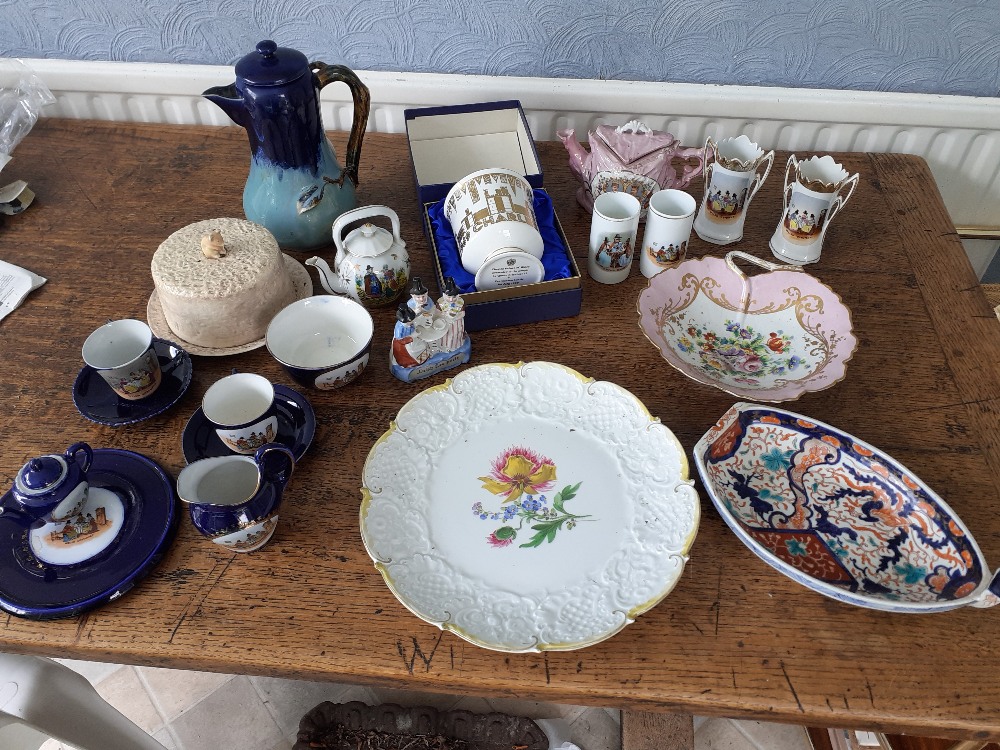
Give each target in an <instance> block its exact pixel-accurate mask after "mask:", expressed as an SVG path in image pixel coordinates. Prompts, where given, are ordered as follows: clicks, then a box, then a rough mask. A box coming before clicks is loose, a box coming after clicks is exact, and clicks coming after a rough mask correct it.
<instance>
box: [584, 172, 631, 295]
mask: <svg viewBox="0 0 1000 750" xmlns="http://www.w3.org/2000/svg"><path fill="white" fill-rule="evenodd" d="M641 211H642V203H641V202H640V201H639V199H638V198H636V197H635V196H634V195H631V194H629V193H618V192H611V193H601V194H600V195H599V196H597V198H595V199H594V214H593V216H592V217H591V220H590V246H589V248H588V252H587V271H588V272H589V273H590V277H591V278H592V279H593V280H594V281H597V282H600V283H601V284H617V283H619V282H621V281H625V279H627V278H628V274H629V271H630V270H631V268H632V257H633V256H634V254H635V245H636V241H637V239H638V233H639V214H640V212H641Z"/></svg>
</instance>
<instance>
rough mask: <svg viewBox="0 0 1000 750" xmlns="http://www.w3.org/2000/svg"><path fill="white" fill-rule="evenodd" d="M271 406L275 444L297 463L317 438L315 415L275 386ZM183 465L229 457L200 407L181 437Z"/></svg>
mask: <svg viewBox="0 0 1000 750" xmlns="http://www.w3.org/2000/svg"><path fill="white" fill-rule="evenodd" d="M274 406H275V409H276V411H277V415H278V435H277V437H276V438H275V439H274V442H276V443H279V444H281V445H284V446H285V447H286V448H288V449H289V450H291V452H292V455H293V456H294V457H295V460H296V461H298V460H299V459H301V458H302V456H303V455H304V454H305V452H306V449H307V448H309V445H310V444H311V443H312V441H313V436H314V435H315V434H316V413H315V412H314V411H313V408H312V404H310V403H309V400H308V399H307V398H306V397H305V396H303V395H302V394H301V393H298V392H297V391H294V390H292V389H291V388H289V387H288V386H285V385H279V384H278V383H275V384H274ZM181 450H182V451H183V453H184V461H185V462H186V463H192V462H194V461H198V460H201V459H203V458H216V457H218V456H230V455H233V453H234V451H233V450H232V449H230V448H229V447H228V446H227V445H226V444H225V443H223V442H222V438H220V437H219V435H218V433H217V432H216V426H215V425H214V424H212V422H211V420H209V418H208V417H206V416H205V412H204V410H203V409H202V408H201V407H198V409H197V411H195V413H194V414H192V415H191V418H190V419H189V420H188V421H187V424H186V425H184V431H183V432H182V433H181Z"/></svg>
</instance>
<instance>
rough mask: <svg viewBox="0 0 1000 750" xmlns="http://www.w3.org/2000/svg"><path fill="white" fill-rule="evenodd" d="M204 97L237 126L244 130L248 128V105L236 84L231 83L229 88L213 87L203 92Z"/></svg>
mask: <svg viewBox="0 0 1000 750" xmlns="http://www.w3.org/2000/svg"><path fill="white" fill-rule="evenodd" d="M202 96H204V97H205V98H206V99H208V100H209V101H210V102H213V103H214V104H216V105H217V106H218V107H219V109H221V110H222V111H223V112H225V113H226V114H227V115H229V119H230V120H232V121H233V122H235V123H236V124H237V125H239V126H240V127H243V128H245V127H246V126H247V107H246V103H245V102H244V101H243V96H242V95H241V94H240V92H239V89H237V88H236V84H235V83H231V84H229V85H228V86H213V87H212V88H210V89H205V91H203V92H202Z"/></svg>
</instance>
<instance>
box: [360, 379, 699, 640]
mask: <svg viewBox="0 0 1000 750" xmlns="http://www.w3.org/2000/svg"><path fill="white" fill-rule="evenodd" d="M362 494H363V501H362V504H361V534H362V537H363V539H364V543H365V547H366V549H367V550H368V553H369V554H370V555H371V557H372V559H373V560H374V561H375V567H376V568H378V570H379V571H380V572H381V573H382V576H383V578H384V579H385V582H386V584H388V586H389V588H390V589H391V590H392V592H393V593H394V594H395V595H396V597H397V598H398V599H399V600H400V601H401V602H402V603H403V604H404V605H405V606H406V607H407V608H408V609H409V610H410V611H411V612H413V613H414V614H415V615H417V616H418V617H420V618H422V619H424V620H426V621H427V622H430V623H433V624H434V625H437V626H438V627H440V628H443V629H447V630H450V631H453V632H454V633H456V634H457V635H459V636H461V637H462V638H465V639H466V640H468V641H471V642H472V643H475V644H477V645H479V646H483V647H485V648H490V649H495V650H498V651H512V652H517V651H541V650H557V649H561V650H564V649H574V648H582V647H584V646H588V645H591V644H594V643H597V642H598V641H601V640H604V639H605V638H608V637H610V636H612V635H614V634H615V633H617V632H618V631H619V630H621V629H622V628H623V627H625V626H626V625H627V624H629V623H630V622H632V621H633V620H634V619H635V618H636V617H637V616H638V615H640V614H641V613H643V612H645V611H647V610H648V609H650V608H651V607H653V606H654V605H656V604H657V603H658V602H659V601H660V600H662V599H663V598H664V597H665V596H666V595H667V594H668V593H669V592H670V590H671V589H672V588H673V587H674V585H675V584H676V583H677V581H678V579H679V578H680V575H681V572H682V571H683V568H684V564H685V562H686V561H687V553H688V550H689V549H690V547H691V544H692V543H693V542H694V537H695V533H696V532H697V529H698V519H699V505H698V495H697V493H696V492H695V490H694V487H693V486H692V482H691V481H690V480H689V479H688V464H687V458H686V457H685V454H684V450H683V448H682V447H681V445H680V443H678V441H677V439H676V438H675V437H674V435H673V433H672V432H671V431H670V430H669V429H668V428H667V427H666V426H665V425H663V424H661V423H660V421H659V420H658V419H656V418H654V417H652V416H651V415H650V414H649V412H648V411H647V410H646V408H645V407H644V406H643V405H642V403H641V402H640V401H639V400H638V399H637V398H635V396H633V395H632V394H631V393H629V392H628V391H626V390H625V389H624V388H621V387H620V386H617V385H615V384H614V383H608V382H598V381H594V380H592V379H589V378H585V377H584V376H582V375H581V374H580V373H578V372H576V371H574V370H571V369H569V368H566V367H563V366H561V365H557V364H552V363H548V362H531V363H528V364H523V363H522V364H518V365H508V364H491V365H482V366H480V367H474V368H471V369H469V370H466V371H464V372H462V373H461V374H460V375H458V376H456V377H455V378H454V379H453V380H449V381H447V382H446V383H445V384H443V385H440V386H436V387H434V388H430V389H428V390H426V391H424V392H423V393H420V394H418V395H417V396H415V397H414V398H413V399H412V400H410V401H409V402H408V403H407V404H406V405H405V406H403V408H402V409H400V411H399V414H398V416H397V417H396V420H395V421H394V422H393V424H392V425H391V427H390V429H389V431H388V432H386V433H385V434H384V435H383V436H382V437H381V438H380V439H379V440H378V442H377V443H376V444H375V445H374V446H373V447H372V449H371V452H370V453H369V454H368V459H367V461H366V462H365V467H364V487H363V489H362Z"/></svg>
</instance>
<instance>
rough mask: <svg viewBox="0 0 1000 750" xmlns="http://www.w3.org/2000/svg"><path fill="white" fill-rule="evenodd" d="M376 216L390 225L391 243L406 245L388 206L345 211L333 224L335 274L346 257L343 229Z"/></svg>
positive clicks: (397, 216) (363, 207)
mask: <svg viewBox="0 0 1000 750" xmlns="http://www.w3.org/2000/svg"><path fill="white" fill-rule="evenodd" d="M376 216H384V217H386V218H387V219H389V221H390V222H391V223H392V239H393V242H399V243H400V244H402V245H405V244H406V243H405V242H403V238H402V237H401V236H400V234H399V215H398V214H397V213H396V212H395V211H393V210H392V209H391V208H389V207H388V206H378V205H373V206H362V207H361V208H354V209H351V210H350V211H345V212H344V213H342V214H341V215H340V216H338V217H337V220H336V221H334V222H333V229H332V232H333V244H334V245H335V246H336V248H337V255H336V257H335V258H334V261H333V263H334V265H335V266H336V270H337V273H340V264H341V262H342V261H343V260H344V258H345V257H346V256H347V248H346V247H345V246H344V227H346V226H347V225H348V224H352V223H354V222H355V221H361V220H362V219H371V218H374V217H376Z"/></svg>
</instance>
